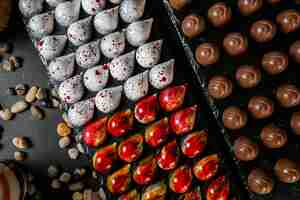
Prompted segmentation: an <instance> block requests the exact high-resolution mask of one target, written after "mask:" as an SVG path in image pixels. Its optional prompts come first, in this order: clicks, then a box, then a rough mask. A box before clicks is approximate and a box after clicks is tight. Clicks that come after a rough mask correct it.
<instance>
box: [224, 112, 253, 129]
mask: <svg viewBox="0 0 300 200" xmlns="http://www.w3.org/2000/svg"><path fill="white" fill-rule="evenodd" d="M247 120H248V117H247V114H246V112H245V111H243V110H241V109H240V108H239V107H237V106H229V107H227V108H226V109H225V110H224V112H223V124H224V126H225V127H226V128H228V129H231V130H238V129H241V128H243V127H244V126H245V125H246V124H247Z"/></svg>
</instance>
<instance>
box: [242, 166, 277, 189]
mask: <svg viewBox="0 0 300 200" xmlns="http://www.w3.org/2000/svg"><path fill="white" fill-rule="evenodd" d="M248 187H249V189H250V190H251V191H252V192H254V193H256V194H260V195H264V194H269V193H271V192H272V190H273V188H274V182H273V179H272V177H271V176H270V175H269V174H267V173H266V172H265V171H264V170H262V169H259V168H255V169H253V170H252V171H251V172H250V174H249V175H248Z"/></svg>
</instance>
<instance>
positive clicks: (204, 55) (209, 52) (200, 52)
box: [195, 43, 220, 65]
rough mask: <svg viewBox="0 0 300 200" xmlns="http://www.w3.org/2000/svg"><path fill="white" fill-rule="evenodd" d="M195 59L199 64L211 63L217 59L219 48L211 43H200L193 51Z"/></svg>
mask: <svg viewBox="0 0 300 200" xmlns="http://www.w3.org/2000/svg"><path fill="white" fill-rule="evenodd" d="M195 57H196V60H197V62H198V63H199V64H201V65H212V64H215V63H217V62H218V61H219V58H220V51H219V48H218V47H217V46H216V45H215V44H212V43H203V44H200V45H199V46H198V47H197V49H196V52H195Z"/></svg>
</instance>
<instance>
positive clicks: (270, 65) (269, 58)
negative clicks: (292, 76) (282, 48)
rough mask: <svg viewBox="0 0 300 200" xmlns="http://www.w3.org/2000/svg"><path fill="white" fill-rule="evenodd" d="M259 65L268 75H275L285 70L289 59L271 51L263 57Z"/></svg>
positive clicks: (282, 54) (283, 54)
mask: <svg viewBox="0 0 300 200" xmlns="http://www.w3.org/2000/svg"><path fill="white" fill-rule="evenodd" d="M261 65H262V67H263V68H264V70H265V71H266V72H267V73H268V74H271V75H277V74H280V73H281V72H283V71H284V70H286V69H287V67H288V65H289V58H288V56H287V55H286V54H285V53H282V52H279V51H271V52H269V53H266V54H265V55H264V56H263V58H262V61H261Z"/></svg>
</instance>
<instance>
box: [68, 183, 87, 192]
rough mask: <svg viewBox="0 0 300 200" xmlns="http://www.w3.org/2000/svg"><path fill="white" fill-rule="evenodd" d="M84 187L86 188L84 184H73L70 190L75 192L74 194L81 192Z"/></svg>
mask: <svg viewBox="0 0 300 200" xmlns="http://www.w3.org/2000/svg"><path fill="white" fill-rule="evenodd" d="M83 187H84V184H83V183H82V182H76V183H72V184H70V185H69V190H70V191H73V192H75V191H80V190H82V189H83Z"/></svg>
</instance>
